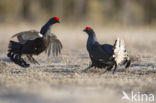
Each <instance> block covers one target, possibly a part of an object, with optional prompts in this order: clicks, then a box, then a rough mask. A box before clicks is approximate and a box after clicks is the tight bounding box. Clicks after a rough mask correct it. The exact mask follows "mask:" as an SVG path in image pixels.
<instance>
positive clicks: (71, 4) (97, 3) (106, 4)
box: [0, 0, 156, 26]
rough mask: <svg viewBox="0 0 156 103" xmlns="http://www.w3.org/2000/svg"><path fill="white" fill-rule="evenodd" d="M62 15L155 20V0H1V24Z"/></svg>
mask: <svg viewBox="0 0 156 103" xmlns="http://www.w3.org/2000/svg"><path fill="white" fill-rule="evenodd" d="M51 16H59V17H61V19H62V21H63V22H64V23H65V24H75V23H84V22H85V23H90V22H91V24H95V23H96V25H97V24H100V25H114V24H115V25H119V26H147V25H148V26H151V25H152V26H153V25H155V24H156V0H0V20H1V22H0V23H1V24H4V23H5V24H6V23H7V24H11V23H12V24H14V23H16V24H17V22H18V23H21V22H27V23H30V24H34V23H39V22H41V21H43V20H44V21H45V20H47V18H49V17H51Z"/></svg>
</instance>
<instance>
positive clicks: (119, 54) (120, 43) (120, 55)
mask: <svg viewBox="0 0 156 103" xmlns="http://www.w3.org/2000/svg"><path fill="white" fill-rule="evenodd" d="M113 58H114V59H115V62H116V64H117V65H119V64H125V65H126V66H125V67H126V68H127V67H129V66H130V63H131V61H130V57H129V56H128V53H127V51H126V48H125V43H124V40H120V39H119V38H118V39H117V40H116V41H115V43H114V52H113Z"/></svg>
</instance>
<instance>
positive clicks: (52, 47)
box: [45, 33, 63, 56]
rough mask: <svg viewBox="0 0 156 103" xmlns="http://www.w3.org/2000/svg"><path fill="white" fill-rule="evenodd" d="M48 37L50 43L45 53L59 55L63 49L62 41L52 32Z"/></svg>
mask: <svg viewBox="0 0 156 103" xmlns="http://www.w3.org/2000/svg"><path fill="white" fill-rule="evenodd" d="M48 39H49V40H48V41H49V44H48V47H47V49H46V50H45V53H47V54H48V56H50V55H51V54H53V55H54V56H58V55H59V54H60V53H61V49H62V48H63V46H62V43H61V41H60V40H59V39H57V37H56V36H55V35H54V34H53V33H50V35H48Z"/></svg>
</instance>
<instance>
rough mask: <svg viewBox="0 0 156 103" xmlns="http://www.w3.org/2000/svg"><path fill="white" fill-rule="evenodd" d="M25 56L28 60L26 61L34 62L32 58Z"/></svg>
mask: <svg viewBox="0 0 156 103" xmlns="http://www.w3.org/2000/svg"><path fill="white" fill-rule="evenodd" d="M26 56H27V58H28V60H29V61H30V62H32V63H34V61H33V60H32V58H31V57H30V55H26Z"/></svg>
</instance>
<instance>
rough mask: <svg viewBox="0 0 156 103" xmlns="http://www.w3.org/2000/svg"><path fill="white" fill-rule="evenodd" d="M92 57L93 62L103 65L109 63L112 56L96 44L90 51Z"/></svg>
mask: <svg viewBox="0 0 156 103" xmlns="http://www.w3.org/2000/svg"><path fill="white" fill-rule="evenodd" d="M90 57H91V59H93V60H96V61H98V62H101V63H107V62H108V61H109V58H110V55H109V54H108V53H107V51H106V50H105V49H103V46H102V45H100V44H96V45H94V46H93V47H92V49H91V50H90Z"/></svg>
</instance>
